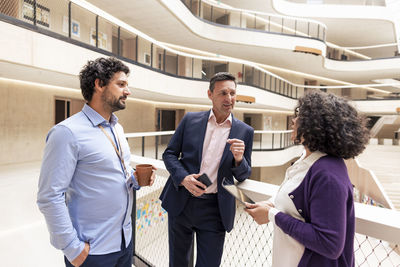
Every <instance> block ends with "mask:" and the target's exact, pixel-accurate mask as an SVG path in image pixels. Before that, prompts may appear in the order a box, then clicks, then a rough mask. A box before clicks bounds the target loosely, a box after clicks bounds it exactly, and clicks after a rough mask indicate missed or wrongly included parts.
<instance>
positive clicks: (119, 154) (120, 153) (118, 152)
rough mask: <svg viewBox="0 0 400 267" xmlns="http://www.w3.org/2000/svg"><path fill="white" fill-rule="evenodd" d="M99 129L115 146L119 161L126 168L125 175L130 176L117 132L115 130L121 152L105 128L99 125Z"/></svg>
mask: <svg viewBox="0 0 400 267" xmlns="http://www.w3.org/2000/svg"><path fill="white" fill-rule="evenodd" d="M99 128H100V129H101V130H102V131H103V133H104V134H105V135H106V136H107V138H108V140H109V141H110V142H111V144H112V145H113V147H114V150H115V152H116V153H117V156H118V158H119V160H120V161H121V162H122V167H124V172H125V175H128V171H127V170H126V167H125V162H124V157H123V156H124V155H123V153H122V147H121V142H120V141H119V137H118V133H117V130H115V135H116V137H117V143H118V145H119V149H120V150H118V149H117V147H116V146H115V144H114V142H113V141H112V139H111V137H110V135H109V134H108V133H107V132H106V131H105V130H104V128H103V126H101V125H99ZM111 130H112V129H111Z"/></svg>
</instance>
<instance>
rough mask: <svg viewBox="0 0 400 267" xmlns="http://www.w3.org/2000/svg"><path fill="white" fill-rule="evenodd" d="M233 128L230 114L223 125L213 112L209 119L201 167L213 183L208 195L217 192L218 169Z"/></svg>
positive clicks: (208, 189) (201, 171)
mask: <svg viewBox="0 0 400 267" xmlns="http://www.w3.org/2000/svg"><path fill="white" fill-rule="evenodd" d="M231 127H232V114H230V115H229V116H228V118H227V119H226V120H225V121H224V122H223V123H220V124H218V123H217V119H216V118H215V115H214V113H213V111H212V110H211V112H210V117H209V118H208V123H207V130H206V135H205V136H204V143H203V155H202V160H201V167H200V174H202V173H206V174H207V175H208V177H209V178H210V180H211V182H212V185H210V186H209V187H207V189H206V194H210V193H216V192H217V177H218V168H219V164H220V162H221V158H222V154H223V153H224V149H225V146H226V140H228V136H229V132H230V130H231Z"/></svg>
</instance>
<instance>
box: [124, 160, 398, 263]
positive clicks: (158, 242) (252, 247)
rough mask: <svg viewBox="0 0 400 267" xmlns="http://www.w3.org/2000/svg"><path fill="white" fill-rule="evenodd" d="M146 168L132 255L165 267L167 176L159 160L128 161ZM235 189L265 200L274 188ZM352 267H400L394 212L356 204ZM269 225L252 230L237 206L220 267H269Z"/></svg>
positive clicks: (247, 184)
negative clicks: (150, 168)
mask: <svg viewBox="0 0 400 267" xmlns="http://www.w3.org/2000/svg"><path fill="white" fill-rule="evenodd" d="M144 162H146V163H151V164H153V165H155V166H156V167H157V168H158V170H157V178H156V181H155V184H154V185H153V186H152V187H148V188H143V189H141V190H139V191H138V192H137V202H136V207H137V208H136V210H137V212H136V242H135V254H136V255H139V256H140V257H141V258H143V259H145V261H146V262H148V263H149V264H150V265H152V266H168V217H167V213H166V211H165V210H163V209H162V208H161V203H160V201H159V199H158V197H159V195H160V193H161V190H162V188H163V187H164V184H165V182H166V181H167V179H168V176H169V174H168V172H167V171H166V170H165V167H164V164H163V162H162V161H159V160H154V159H148V158H143V157H138V156H133V160H132V165H133V166H135V165H136V164H138V163H144ZM241 187H242V188H243V189H244V190H246V192H247V193H248V194H249V195H250V196H251V197H252V198H253V199H254V200H257V201H258V200H261V199H263V198H264V199H267V198H269V197H270V196H271V195H272V194H273V193H274V191H275V190H276V187H275V186H272V185H269V184H266V183H261V182H257V181H252V180H246V181H245V182H244V183H242V184H241ZM355 209H356V232H357V234H356V236H355V241H354V253H355V263H356V266H362V267H364V266H371V267H375V266H388V267H390V266H400V255H399V247H398V245H397V244H399V243H400V212H398V211H394V210H388V209H385V208H378V207H373V206H367V205H364V204H359V203H356V205H355ZM272 235H273V227H272V224H268V225H262V226H259V225H257V224H256V223H255V222H254V221H253V219H252V218H251V217H249V216H248V215H247V213H245V212H244V211H243V206H241V205H239V204H237V210H236V217H235V227H234V229H233V230H232V231H231V232H230V233H228V234H227V235H226V240H225V247H224V254H223V258H222V263H221V266H271V262H272Z"/></svg>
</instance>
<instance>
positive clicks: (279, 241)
mask: <svg viewBox="0 0 400 267" xmlns="http://www.w3.org/2000/svg"><path fill="white" fill-rule="evenodd" d="M305 155H306V153H305V151H304V152H303V154H302V155H301V157H300V159H298V160H297V161H296V162H295V163H294V164H293V165H292V166H290V167H289V168H288V169H287V170H286V175H285V180H284V181H283V183H282V184H281V186H280V188H279V190H278V192H277V193H276V196H275V199H274V205H275V208H272V209H271V210H270V211H269V214H268V217H269V220H270V221H271V222H273V223H274V241H273V251H272V266H273V267H281V266H285V267H291V266H298V264H299V262H300V259H301V257H302V256H303V253H304V246H303V245H302V244H300V243H299V242H298V241H297V240H295V239H294V238H292V237H290V236H289V235H287V234H285V233H284V232H283V231H282V229H281V228H279V227H277V225H276V224H275V215H276V214H277V213H278V212H284V213H286V214H288V215H290V216H292V217H294V218H296V219H298V220H301V221H303V222H304V218H303V217H302V216H301V215H300V213H301V212H302V210H301V209H299V210H297V209H296V206H295V205H294V203H293V201H292V199H291V197H293V196H292V195H290V193H291V192H293V190H295V189H296V188H297V187H298V186H299V185H300V184H301V182H302V181H303V179H304V177H305V176H306V174H307V172H308V170H309V169H310V167H311V166H312V165H313V164H314V162H316V161H317V160H318V159H319V158H321V157H322V156H325V155H326V154H325V153H322V152H319V151H315V152H313V153H312V154H311V155H309V156H308V157H306V158H305Z"/></svg>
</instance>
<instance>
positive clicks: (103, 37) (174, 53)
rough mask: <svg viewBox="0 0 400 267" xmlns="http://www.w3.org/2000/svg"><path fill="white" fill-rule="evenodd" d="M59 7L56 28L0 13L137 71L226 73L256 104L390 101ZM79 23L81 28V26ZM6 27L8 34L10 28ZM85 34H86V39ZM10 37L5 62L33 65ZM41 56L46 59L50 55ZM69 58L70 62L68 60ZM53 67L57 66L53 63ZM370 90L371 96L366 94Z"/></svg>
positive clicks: (78, 6) (194, 76) (65, 4)
mask: <svg viewBox="0 0 400 267" xmlns="http://www.w3.org/2000/svg"><path fill="white" fill-rule="evenodd" d="M55 2H58V5H54V6H51V8H52V9H51V10H52V13H53V16H54V18H55V19H54V20H56V19H57V18H58V19H59V20H61V21H63V24H56V23H55V24H54V25H53V24H51V21H48V22H49V23H48V24H47V26H46V25H45V23H44V22H43V21H42V20H43V17H36V18H34V19H33V20H28V19H26V18H25V17H23V16H22V13H21V12H20V11H21V10H19V9H18V8H19V7H18V5H15V6H12V5H9V6H7V5H6V6H5V8H2V9H1V10H0V11H1V12H2V14H0V19H1V20H3V21H5V22H7V23H10V24H14V25H17V26H20V27H23V28H27V29H29V30H32V31H36V32H39V33H41V34H45V35H48V36H51V37H54V38H56V39H59V40H62V41H65V42H69V43H72V44H74V45H78V46H81V47H84V48H87V49H90V50H93V51H96V52H99V53H102V54H106V55H112V56H116V57H119V58H121V59H122V60H124V61H126V62H129V63H132V64H133V65H135V66H138V67H141V68H144V69H147V70H152V71H156V72H158V73H161V74H165V75H168V76H172V77H179V78H184V79H190V80H200V81H206V80H208V79H209V78H210V77H211V75H212V74H213V73H215V72H218V71H228V72H231V73H232V74H234V75H235V76H236V78H237V80H238V82H239V84H241V85H244V86H248V87H246V92H250V94H249V95H250V96H252V97H255V98H256V103H257V99H260V98H262V94H260V90H255V89H256V88H257V89H261V92H263V91H265V92H268V93H272V94H273V95H276V96H285V97H288V98H289V99H296V98H298V97H299V96H301V95H303V93H304V91H305V90H307V89H313V88H315V89H321V90H326V91H329V92H332V93H336V94H339V95H345V96H349V97H351V98H352V99H372V98H373V99H385V98H388V95H389V97H391V95H390V94H389V93H388V92H387V91H385V90H380V89H376V88H373V87H374V86H375V85H374V84H372V85H369V86H362V85H355V84H350V83H346V84H345V83H342V85H335V86H321V85H318V84H307V85H304V84H298V83H293V82H290V81H289V80H287V79H284V78H282V77H280V76H278V75H275V74H274V73H271V72H269V71H267V70H266V67H264V66H263V65H259V64H255V63H252V62H249V61H245V60H238V59H234V58H229V57H223V56H220V55H214V56H210V55H208V56H200V55H196V54H189V53H185V52H182V51H179V50H177V49H172V48H170V47H169V46H168V45H165V44H163V43H161V42H158V41H156V40H154V39H152V38H151V37H149V36H147V35H146V34H144V33H141V32H140V31H138V30H136V29H135V28H133V27H131V26H130V25H128V24H126V23H124V22H122V21H120V20H118V19H116V18H115V17H112V16H111V15H109V14H107V13H105V12H104V11H102V10H99V9H98V8H96V7H94V6H91V5H84V4H82V2H81V1H76V3H74V2H69V1H64V0H58V1H55ZM51 3H52V4H57V3H53V2H51ZM183 8H184V7H183ZM79 21H81V22H82V23H79ZM83 22H84V23H83ZM3 28H4V30H5V28H7V27H3ZM84 32H86V33H88V34H87V35H86V34H83V33H84ZM89 33H90V34H89ZM4 34H6V32H4ZM4 36H5V35H4ZM8 36H9V38H5V40H7V41H6V42H5V43H4V45H8V46H9V47H10V49H11V50H10V51H14V50H15V53H9V52H7V53H3V54H2V59H3V60H5V61H8V62H15V63H19V64H25V65H29V60H28V61H24V60H19V59H20V58H21V57H22V56H24V55H25V56H27V53H28V51H29V49H28V50H25V51H26V52H25V53H23V54H21V55H20V56H18V57H15V55H16V54H20V52H21V51H20V50H19V51H18V50H16V49H14V48H13V47H15V42H17V43H19V44H20V46H22V45H23V44H24V42H21V43H20V42H19V41H15V40H16V38H17V36H16V35H15V34H10V35H8ZM21 41H22V40H21ZM25 43H26V42H25ZM43 47H45V46H43ZM39 50H40V47H39ZM40 51H42V50H40ZM42 52H43V53H44V54H48V53H50V52H51V51H42ZM27 57H29V56H27ZM65 59H66V60H67V61H68V58H65ZM38 62H39V63H41V62H43V60H39V61H38ZM76 64H77V63H76V62H75V63H74V64H73V66H71V71H67V72H68V73H69V74H76V73H75V72H74V71H75V70H76V69H77V68H76ZM52 66H54V64H53V65H52ZM37 67H42V68H46V67H48V66H47V65H46V64H44V65H43V66H37ZM65 68H66V66H65V65H63V66H59V64H58V65H57V66H56V67H55V69H54V70H57V71H60V72H63V71H64V70H65ZM67 68H68V67H67ZM72 69H73V70H72ZM49 79H51V78H49ZM350 88H351V91H352V92H356V93H355V94H352V95H349V94H348V92H349V91H350ZM144 89H148V88H144ZM367 91H369V92H373V93H372V94H371V93H367ZM257 97H258V98H257ZM397 98H398V96H397ZM391 99H393V97H391ZM271 101H274V100H271ZM253 106H256V105H253Z"/></svg>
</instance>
